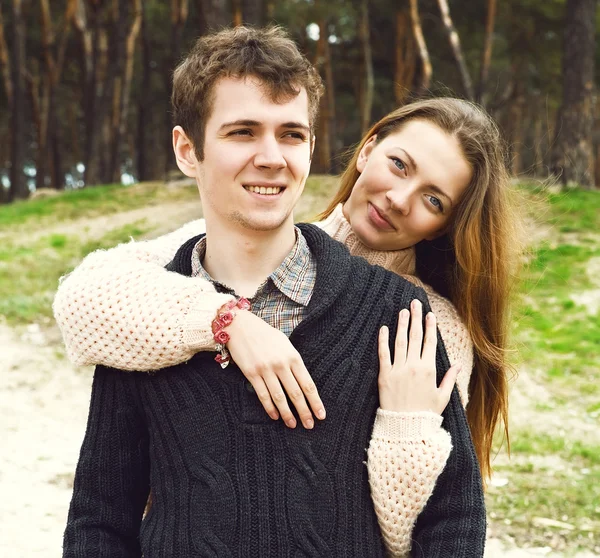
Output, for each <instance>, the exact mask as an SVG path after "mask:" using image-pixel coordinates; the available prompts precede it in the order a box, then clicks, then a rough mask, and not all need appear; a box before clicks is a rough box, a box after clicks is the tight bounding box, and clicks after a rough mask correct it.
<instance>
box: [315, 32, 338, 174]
mask: <svg viewBox="0 0 600 558" xmlns="http://www.w3.org/2000/svg"><path fill="white" fill-rule="evenodd" d="M327 38H328V33H327V23H326V22H325V21H324V20H321V21H320V22H319V40H318V42H317V52H316V60H315V66H316V67H317V69H318V70H319V71H320V72H321V76H322V77H323V81H324V82H325V94H324V95H323V96H322V97H321V101H320V107H319V108H320V110H319V122H318V126H317V137H318V139H317V146H316V150H315V152H316V153H315V155H316V156H315V171H316V172H320V173H326V172H329V170H330V166H331V153H332V150H331V142H332V137H333V130H332V121H333V118H332V110H333V106H332V103H333V98H334V91H333V72H332V71H331V59H330V50H329V42H328V40H327Z"/></svg>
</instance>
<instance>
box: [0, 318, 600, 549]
mask: <svg viewBox="0 0 600 558" xmlns="http://www.w3.org/2000/svg"><path fill="white" fill-rule="evenodd" d="M0 346H1V347H2V351H1V353H0V370H1V371H2V373H1V374H0V416H1V417H2V420H1V422H0V440H2V446H1V448H2V449H1V450H0V494H1V495H2V498H0V556H2V557H3V558H38V557H39V558H42V557H44V558H54V557H59V556H60V555H61V547H62V533H63V529H64V525H65V520H66V516H67V512H68V507H69V501H70V498H71V489H72V476H73V471H74V470H75V465H76V463H77V456H78V452H79V446H80V444H81V440H82V438H83V434H84V429H85V423H86V417H87V408H88V403H89V395H90V384H91V376H92V374H91V369H89V368H77V367H74V366H72V365H71V364H70V363H69V362H68V361H67V360H65V358H64V356H63V352H62V349H61V348H60V339H59V334H58V331H57V330H55V329H51V330H47V331H44V332H42V331H41V330H40V329H39V328H38V327H36V326H35V325H32V326H29V327H28V328H22V329H18V330H12V329H9V328H8V327H6V326H3V325H0ZM485 556H486V558H501V557H502V558H533V557H538V556H549V557H557V558H558V557H562V556H563V555H562V554H557V553H552V552H551V550H550V549H549V548H538V549H527V550H523V549H518V548H514V546H513V545H511V544H510V541H500V540H498V539H492V540H490V541H489V542H488V546H487V550H486V555H485ZM593 556H596V555H594V554H579V555H578V558H591V557H593Z"/></svg>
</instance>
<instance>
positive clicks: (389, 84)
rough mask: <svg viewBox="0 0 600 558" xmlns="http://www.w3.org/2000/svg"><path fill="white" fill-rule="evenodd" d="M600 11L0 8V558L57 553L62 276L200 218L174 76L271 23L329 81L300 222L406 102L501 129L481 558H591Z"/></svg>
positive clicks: (192, 2) (68, 375)
mask: <svg viewBox="0 0 600 558" xmlns="http://www.w3.org/2000/svg"><path fill="white" fill-rule="evenodd" d="M597 4H598V1H597V0H504V1H497V0H476V1H474V0H450V1H449V2H447V1H446V0H396V1H394V2H392V1H391V0H327V1H326V0H312V1H309V0H284V1H280V2H270V1H265V0H257V1H250V0H171V1H165V0H163V1H158V0H144V1H142V0H0V185H1V186H0V201H1V206H0V347H1V350H0V371H1V373H0V439H1V440H2V447H1V448H0V493H2V494H3V496H4V497H3V498H2V499H0V555H2V556H8V557H10V558H16V557H20V556H27V557H28V558H32V557H37V556H39V557H40V558H41V557H44V558H47V557H48V556H59V555H60V548H61V538H62V531H63V529H64V525H65V520H66V514H67V510H68V505H69V501H70V497H71V491H72V482H73V472H74V470H75V464H76V462H77V458H78V452H79V447H80V443H81V439H82V436H83V433H84V429H85V420H86V416H87V407H88V403H89V395H90V382H91V378H92V369H91V368H82V367H75V366H74V365H72V364H71V363H69V362H68V360H67V359H66V357H65V353H64V348H63V346H62V342H61V337H60V332H59V331H58V329H57V327H56V325H55V323H54V321H53V319H52V310H51V303H52V299H53V297H54V293H55V292H56V287H57V284H58V280H59V278H60V277H61V276H63V275H64V274H65V273H68V272H69V271H70V270H72V269H73V268H74V267H75V266H76V265H77V264H78V263H79V262H80V261H81V259H82V258H83V257H84V256H85V255H86V254H88V253H89V252H91V251H93V250H95V249H98V248H110V247H111V246H114V245H115V244H117V243H120V242H125V241H127V240H129V239H130V238H132V237H133V238H135V239H143V238H151V237H155V236H157V235H159V234H161V233H164V232H168V231H170V230H173V229H174V228H176V227H178V226H179V225H181V224H183V223H185V222H187V221H189V220H191V219H195V218H198V217H200V216H201V209H200V207H199V203H198V193H197V189H196V187H195V185H193V184H191V185H190V184H187V183H185V181H181V180H177V178H178V177H179V176H180V173H178V172H177V171H176V170H175V167H174V163H173V158H172V155H171V153H172V150H171V145H170V143H171V140H170V129H171V120H170V114H169V95H170V87H171V73H172V70H173V68H174V67H175V65H176V64H177V62H178V60H180V58H181V56H182V55H183V53H185V52H186V51H187V50H188V49H189V47H190V46H191V44H192V42H193V41H194V39H195V38H196V37H198V36H199V35H200V34H202V33H204V32H206V30H208V29H210V28H214V27H218V26H221V25H231V24H239V23H242V22H244V23H252V24H263V23H268V22H276V23H279V24H281V25H283V26H285V27H286V28H287V29H288V30H289V31H290V33H291V35H292V36H293V38H294V39H295V40H296V41H297V42H298V44H299V45H300V47H301V48H302V50H303V51H304V52H306V54H307V55H308V57H309V58H310V60H311V61H313V62H314V63H315V64H316V65H317V67H318V68H319V70H320V72H321V74H322V76H323V79H324V81H325V84H326V87H327V94H326V95H325V96H324V97H323V100H322V106H321V116H320V121H319V122H318V132H317V138H318V139H317V151H316V153H315V159H314V161H313V165H312V170H313V173H314V174H313V175H311V177H309V180H308V182H307V186H306V190H305V193H304V194H303V196H302V199H301V202H300V204H299V206H298V211H297V213H296V216H297V218H298V219H300V220H309V219H312V218H314V216H315V215H316V214H317V213H318V212H319V210H321V209H322V208H323V207H325V204H326V201H327V200H329V199H330V198H331V196H332V193H333V191H334V190H335V188H336V178H335V176H332V174H335V173H337V172H338V171H339V170H340V168H341V167H342V165H343V161H344V159H343V154H344V153H345V151H346V150H347V148H348V147H350V146H352V145H353V144H354V143H356V142H357V141H358V140H359V138H360V136H361V133H362V132H363V131H364V130H365V129H366V128H367V127H368V126H369V124H370V123H371V122H374V121H376V120H377V119H378V118H380V117H381V116H382V115H384V114H385V113H387V112H389V111H390V110H392V109H393V108H395V107H397V106H398V105H399V104H402V103H405V102H408V101H410V100H411V99H415V98H419V97H423V96H445V95H454V96H459V97H463V98H469V99H472V100H475V101H476V102H479V103H481V104H482V105H484V106H485V107H486V109H487V110H488V111H490V113H491V114H492V115H493V116H494V118H496V120H497V121H498V122H499V124H500V127H501V129H502V131H503V134H504V138H505V140H506V144H507V147H508V150H507V164H508V166H509V168H510V170H511V172H512V174H513V176H514V177H515V179H514V181H513V184H514V186H515V188H516V189H517V190H518V191H519V194H520V195H521V194H522V196H523V204H522V205H523V209H524V211H525V213H526V217H527V240H528V243H529V249H528V251H527V255H526V261H525V266H524V268H523V273H522V277H521V281H520V283H519V287H518V291H517V292H516V295H515V301H514V306H513V316H512V320H511V323H512V340H511V344H512V345H513V346H514V348H515V351H514V353H512V355H511V360H512V362H513V363H514V365H515V369H516V370H517V372H518V376H516V377H515V378H513V381H512V382H511V399H510V402H511V411H510V413H511V420H510V431H511V440H512V446H511V447H512V455H511V457H510V459H509V456H508V454H507V452H506V444H504V445H501V440H500V439H498V448H497V455H496V456H495V459H494V462H493V466H494V471H495V474H494V477H493V478H492V481H491V483H490V486H489V489H488V491H487V494H486V499H487V509H488V525H489V528H488V534H489V540H488V545H487V549H486V558H498V557H502V558H530V557H534V556H555V557H557V558H558V557H560V558H567V557H572V556H577V557H578V558H590V557H592V556H594V557H598V556H600V396H599V391H600V390H599V388H598V385H599V382H600V366H599V363H600V191H598V189H597V186H598V185H600V156H599V155H600V153H599V148H600V118H599V113H600V111H599V110H598V108H599V107H598V105H597V101H596V91H597V85H598V78H597V76H596V74H595V72H594V68H595V65H596V62H597V61H598V59H599V55H600V50H599V49H598V45H597V43H596V32H597V30H598V29H600V14H599V13H598V10H597ZM13 202H14V203H13ZM32 525H34V526H35V534H33V535H32V531H31V526H32Z"/></svg>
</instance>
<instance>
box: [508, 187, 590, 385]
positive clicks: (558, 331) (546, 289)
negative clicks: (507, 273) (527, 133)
mask: <svg viewBox="0 0 600 558" xmlns="http://www.w3.org/2000/svg"><path fill="white" fill-rule="evenodd" d="M531 195H532V196H533V199H534V204H535V207H536V210H539V205H538V204H539V203H540V202H543V203H545V207H546V210H545V214H544V218H545V222H546V223H550V224H552V225H553V226H554V233H553V235H551V237H550V238H548V239H547V240H545V241H543V242H542V243H541V244H540V245H538V246H536V247H534V248H533V249H532V252H531V253H530V255H529V260H528V263H527V265H526V266H525V268H524V270H523V273H522V281H521V284H520V292H519V296H518V297H517V304H516V306H515V310H514V320H513V324H514V338H515V339H516V340H517V343H518V345H519V349H520V350H519V358H520V359H522V361H524V362H525V363H526V364H528V365H529V366H530V367H536V368H539V369H543V370H545V371H546V374H547V377H548V379H549V380H551V382H555V388H556V389H557V390H559V389H563V388H564V387H566V386H565V381H568V380H569V378H572V377H573V376H580V377H582V379H583V381H581V382H580V383H578V387H579V388H580V389H579V393H582V394H584V395H586V394H588V393H587V392H588V391H589V382H586V381H585V379H586V377H587V376H589V375H593V376H594V377H595V378H597V379H598V380H600V374H596V373H597V371H598V368H599V366H598V363H599V362H600V316H599V315H598V314H597V313H592V312H590V311H589V309H588V308H586V306H585V305H584V304H583V303H582V300H581V298H580V297H581V295H582V294H584V293H585V292H588V291H589V292H591V291H595V290H598V289H600V278H598V277H594V274H593V273H590V272H589V271H588V265H589V263H590V261H591V260H593V259H596V258H600V243H598V242H595V243H594V242H581V241H580V239H581V238H583V239H586V240H588V241H589V240H590V239H589V238H586V237H585V235H589V234H593V233H597V232H599V231H600V192H589V191H583V190H573V191H569V192H568V193H564V194H549V193H544V192H541V191H539V190H534V191H533V192H532V193H531ZM565 231H568V233H569V236H568V241H567V242H564V241H561V234H564V233H565ZM571 384H572V385H571V386H567V387H569V390H570V391H571V390H572V388H573V387H575V386H574V383H573V382H571Z"/></svg>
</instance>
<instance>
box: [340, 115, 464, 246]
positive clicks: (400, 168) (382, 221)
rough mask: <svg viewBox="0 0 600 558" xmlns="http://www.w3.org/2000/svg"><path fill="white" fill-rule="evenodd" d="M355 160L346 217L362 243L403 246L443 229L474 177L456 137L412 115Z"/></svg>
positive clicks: (345, 209)
mask: <svg viewBox="0 0 600 558" xmlns="http://www.w3.org/2000/svg"><path fill="white" fill-rule="evenodd" d="M375 140H376V137H375V136H374V137H372V138H370V139H369V141H368V142H367V143H366V144H365V145H364V147H363V148H362V149H361V152H360V154H359V157H358V161H357V163H356V169H357V170H358V172H360V176H359V178H358V180H357V181H356V184H355V185H354V188H353V190H352V193H351V194H350V197H349V198H348V200H347V201H346V203H345V204H344V208H343V211H344V216H345V217H346V219H347V220H348V222H349V223H350V226H351V227H352V229H353V230H354V233H355V234H356V235H357V236H358V238H359V239H360V240H361V242H362V243H363V244H365V245H367V246H369V247H370V248H373V249H375V250H400V249H403V248H408V247H410V246H414V245H415V244H417V243H418V242H420V241H421V240H425V239H426V240H432V239H434V238H435V237H437V236H439V235H440V234H442V233H443V232H444V229H445V226H446V224H447V223H448V220H449V218H450V216H451V215H452V211H453V210H454V209H455V208H456V206H457V204H458V202H459V200H460V197H461V195H462V194H463V192H464V191H465V189H466V188H467V186H468V184H469V182H470V181H471V177H472V172H473V171H472V169H471V167H470V165H469V163H467V161H466V159H465V157H464V155H463V154H462V151H461V148H460V145H459V143H458V141H457V140H456V139H455V138H454V137H453V136H450V135H448V134H447V133H446V132H444V131H443V130H441V129H440V128H438V126H436V125H435V124H433V123H431V122H429V121H427V120H416V119H415V120H410V121H408V122H407V123H406V124H404V126H402V128H401V129H400V130H398V131H397V132H394V133H392V134H390V135H389V136H387V137H386V138H385V139H383V140H382V141H381V142H379V143H377V142H376V141H375Z"/></svg>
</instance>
